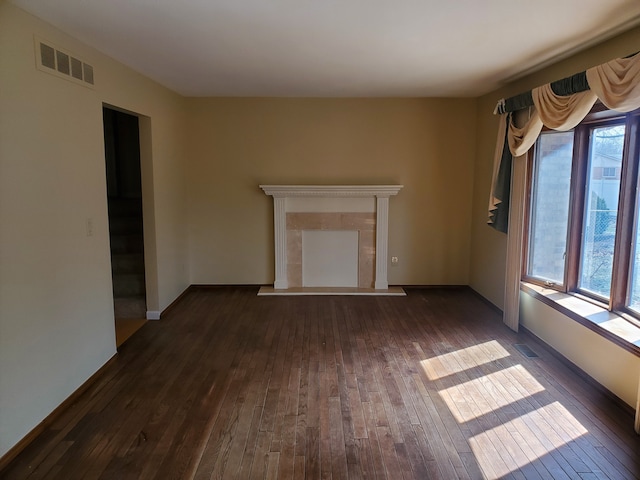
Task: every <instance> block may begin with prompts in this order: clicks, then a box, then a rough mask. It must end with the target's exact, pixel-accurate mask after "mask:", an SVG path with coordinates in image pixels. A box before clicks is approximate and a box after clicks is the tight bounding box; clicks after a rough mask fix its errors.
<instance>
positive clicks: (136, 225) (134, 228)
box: [109, 216, 142, 235]
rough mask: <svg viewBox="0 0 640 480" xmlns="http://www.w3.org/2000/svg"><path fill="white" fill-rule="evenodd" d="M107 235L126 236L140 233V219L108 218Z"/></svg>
mask: <svg viewBox="0 0 640 480" xmlns="http://www.w3.org/2000/svg"><path fill="white" fill-rule="evenodd" d="M109 233H110V234H111V235H128V234H135V233H142V218H141V217H114V216H110V217H109Z"/></svg>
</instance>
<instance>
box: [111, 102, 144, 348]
mask: <svg viewBox="0 0 640 480" xmlns="http://www.w3.org/2000/svg"><path fill="white" fill-rule="evenodd" d="M102 112H103V121H104V145H105V166H106V177H107V204H108V208H109V240H110V245H111V276H112V279H113V302H114V312H115V323H116V345H117V346H118V347H119V346H120V345H122V344H123V343H124V342H125V341H126V340H127V339H128V338H129V337H131V335H133V334H134V333H135V332H136V331H137V330H138V329H139V328H140V327H142V325H144V323H145V322H146V310H147V305H146V288H145V264H144V231H143V217H142V215H143V213H142V175H141V167H140V130H139V123H138V117H137V116H135V115H130V114H127V113H124V112H121V111H118V110H114V109H111V108H108V107H103V109H102Z"/></svg>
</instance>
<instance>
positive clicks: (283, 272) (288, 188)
mask: <svg viewBox="0 0 640 480" xmlns="http://www.w3.org/2000/svg"><path fill="white" fill-rule="evenodd" d="M260 188H261V189H262V190H263V191H264V192H265V194H267V195H270V196H272V197H273V205H274V208H273V213H274V215H273V221H274V240H275V282H274V285H273V287H274V289H275V290H287V289H288V288H289V282H288V278H287V213H290V212H296V211H303V212H309V211H310V210H313V208H309V205H310V204H313V203H315V202H306V203H305V202H299V201H298V202H296V201H294V200H293V199H294V198H296V197H317V198H326V199H332V201H328V202H327V207H326V208H323V207H322V206H319V207H317V208H316V211H320V212H323V211H324V212H336V211H337V209H336V207H335V199H337V198H342V199H345V202H344V208H343V211H344V212H350V210H355V211H362V205H363V204H362V202H361V201H359V200H358V199H359V198H366V197H369V198H371V199H375V207H373V205H372V208H375V213H376V226H375V227H376V233H375V237H376V245H375V284H374V287H375V290H386V289H388V288H389V283H388V281H387V255H388V241H389V240H388V239H389V197H391V196H394V195H397V194H398V192H399V191H400V190H401V189H402V188H403V185H260ZM288 199H290V200H288ZM349 199H351V200H352V202H353V208H350V206H349ZM296 207H298V208H296Z"/></svg>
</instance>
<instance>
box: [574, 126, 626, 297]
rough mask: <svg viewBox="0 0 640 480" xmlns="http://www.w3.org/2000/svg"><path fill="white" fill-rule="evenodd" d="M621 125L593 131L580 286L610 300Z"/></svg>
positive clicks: (621, 138) (590, 147)
mask: <svg viewBox="0 0 640 480" xmlns="http://www.w3.org/2000/svg"><path fill="white" fill-rule="evenodd" d="M623 145H624V125H615V126H609V127H600V128H594V129H593V130H592V131H591V139H590V146H589V169H588V171H587V185H586V187H587V188H586V195H585V201H586V203H585V217H584V227H583V232H582V249H581V258H580V278H579V287H580V288H581V289H584V290H588V291H590V292H593V293H596V294H597V295H600V296H602V297H606V298H609V296H610V294H611V271H612V267H613V247H614V242H615V236H616V218H617V210H618V195H619V192H620V171H621V167H622V149H623Z"/></svg>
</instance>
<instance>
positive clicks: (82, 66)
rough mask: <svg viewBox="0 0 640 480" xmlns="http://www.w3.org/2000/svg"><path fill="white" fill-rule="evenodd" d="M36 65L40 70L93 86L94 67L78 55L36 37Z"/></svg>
mask: <svg viewBox="0 0 640 480" xmlns="http://www.w3.org/2000/svg"><path fill="white" fill-rule="evenodd" d="M35 46H36V66H37V67H38V69H39V70H41V71H43V72H47V73H51V74H53V75H56V76H57V77H60V78H65V79H67V80H70V81H72V82H74V83H79V84H81V85H84V86H85V87H89V88H93V86H94V75H93V67H92V66H91V65H89V64H88V63H86V62H84V61H83V60H81V59H80V58H78V57H77V56H76V55H73V54H72V53H70V52H68V51H65V50H63V49H60V48H58V47H55V46H53V45H52V44H51V42H48V41H46V40H42V39H41V38H38V37H35Z"/></svg>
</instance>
